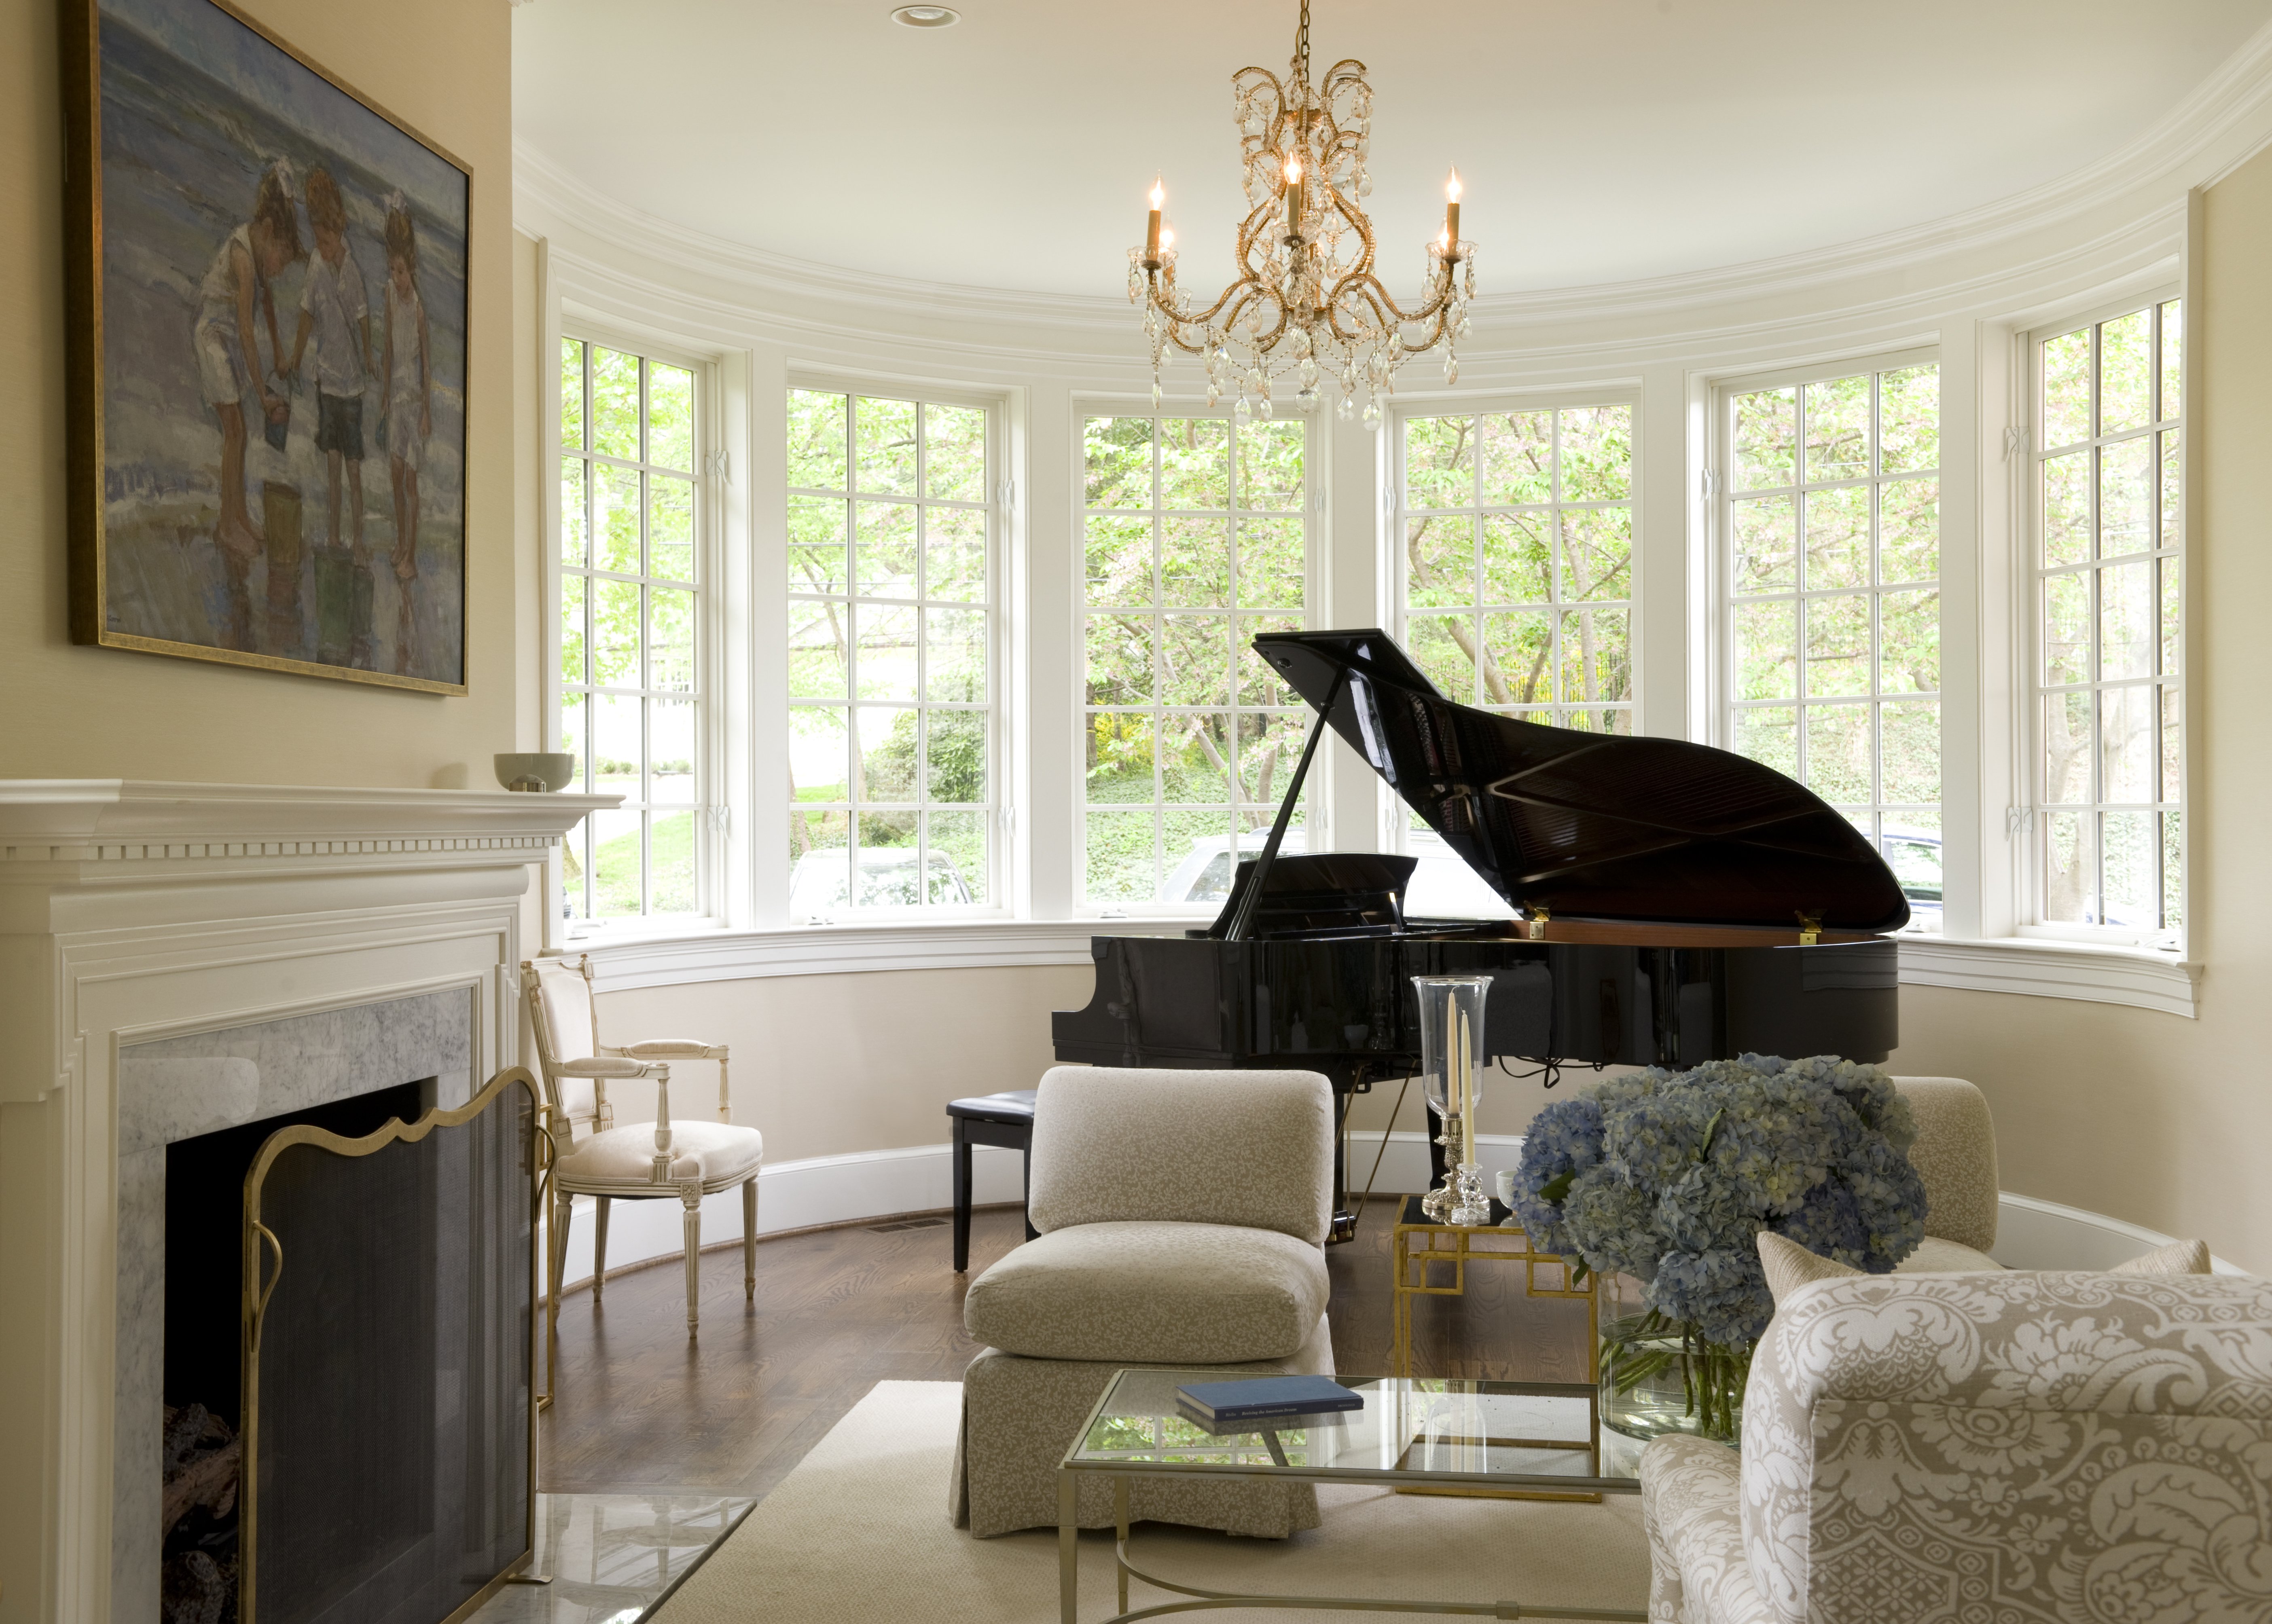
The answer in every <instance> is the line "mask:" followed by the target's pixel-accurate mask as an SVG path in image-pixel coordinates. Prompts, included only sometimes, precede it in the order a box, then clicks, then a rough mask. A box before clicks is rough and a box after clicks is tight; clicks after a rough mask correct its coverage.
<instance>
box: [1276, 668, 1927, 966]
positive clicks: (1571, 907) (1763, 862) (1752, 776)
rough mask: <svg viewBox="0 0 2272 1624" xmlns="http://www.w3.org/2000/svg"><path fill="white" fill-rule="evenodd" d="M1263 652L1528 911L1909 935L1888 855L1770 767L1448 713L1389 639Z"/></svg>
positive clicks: (1665, 745) (1676, 747)
mask: <svg viewBox="0 0 2272 1624" xmlns="http://www.w3.org/2000/svg"><path fill="white" fill-rule="evenodd" d="M1254 647H1255V650H1256V652H1259V654H1261V656H1262V657H1263V658H1264V659H1267V660H1268V661H1269V662H1270V663H1271V664H1272V665H1273V666H1274V667H1276V668H1277V669H1278V671H1279V672H1280V674H1282V675H1283V676H1284V678H1285V680H1286V681H1287V682H1288V683H1289V684H1290V685H1291V686H1292V688H1293V689H1294V690H1295V691H1296V692H1297V693H1298V694H1300V695H1301V696H1302V697H1303V698H1304V699H1306V700H1307V701H1309V703H1310V706H1311V708H1312V710H1316V709H1319V707H1321V706H1323V705H1325V704H1327V701H1328V700H1329V699H1330V700H1331V702H1332V706H1333V709H1332V714H1331V715H1330V716H1329V717H1328V718H1327V720H1328V721H1329V722H1330V723H1331V724H1332V726H1333V728H1334V732H1335V733H1337V734H1340V735H1341V736H1342V739H1343V740H1345V741H1347V742H1348V743H1349V747H1350V748H1351V749H1354V750H1356V753H1357V754H1358V755H1359V756H1363V757H1364V759H1365V760H1366V761H1367V762H1368V763H1370V764H1371V766H1372V769H1373V771H1376V772H1378V773H1379V774H1380V776H1381V777H1382V778H1386V779H1387V780H1388V782H1389V783H1390V784H1392V785H1393V786H1395V789H1396V793H1398V794H1400V795H1401V796H1402V797H1403V798H1404V801H1405V802H1406V804H1407V805H1409V806H1410V807H1411V808H1413V810H1415V811H1416V812H1418V813H1419V814H1420V816H1422V817H1424V818H1425V819H1427V821H1428V823H1429V824H1430V826H1431V827H1432V828H1433V829H1434V830H1435V831H1437V832H1438V833H1439V834H1440V835H1442V836H1443V838H1444V841H1445V844H1446V845H1447V846H1450V847H1451V848H1452V849H1453V850H1454V851H1455V852H1457V853H1459V854H1460V855H1461V857H1463V858H1465V859H1466V860H1467V861H1468V864H1469V867H1471V868H1474V869H1475V871H1476V873H1477V874H1479V875H1482V876H1483V877H1484V880H1485V881H1486V882H1488V883H1490V884H1491V887H1492V888H1493V889H1494V890H1497V891H1498V893H1499V895H1501V896H1502V897H1505V898H1506V899H1507V901H1508V902H1510V903H1512V904H1513V905H1515V906H1516V907H1518V908H1524V909H1528V908H1531V907H1534V906H1542V905H1543V906H1544V907H1546V908H1549V909H1551V911H1552V913H1554V914H1555V915H1556V916H1557V917H1563V916H1568V917H1572V918H1577V919H1602V920H1661V921H1666V922H1678V923H1693V924H1721V925H1779V926H1789V925H1791V924H1793V923H1795V922H1796V920H1797V916H1799V915H1802V914H1804V915H1809V916H1812V917H1813V918H1815V919H1817V920H1819V921H1820V924H1821V925H1822V926H1823V927H1825V928H1827V929H1838V930H1895V929H1898V928H1899V927H1901V926H1902V925H1904V924H1906V923H1908V922H1909V917H1910V906H1909V899H1908V898H1905V897H1904V896H1902V888H1901V885H1900V883H1898V882H1897V881H1895V878H1894V875H1893V871H1892V870H1891V869H1890V868H1887V867H1886V861H1885V859H1884V858H1883V857H1881V856H1880V854H1879V853H1878V851H1877V848H1876V847H1874V846H1872V845H1871V844H1870V842H1869V840H1868V839H1867V838H1865V837H1864V836H1863V834H1862V832H1861V831H1859V830H1857V829H1856V828H1855V827H1854V825H1853V824H1852V823H1849V822H1848V821H1847V820H1846V819H1845V818H1844V817H1842V816H1840V815H1839V814H1838V813H1837V812H1835V811H1834V810H1832V809H1831V808H1830V807H1829V806H1827V805H1826V804H1825V803H1824V802H1823V801H1821V800H1820V798H1818V797H1817V796H1816V795H1815V794H1814V793H1812V791H1810V790H1808V789H1807V788H1806V787H1805V786H1804V785H1801V784H1798V783H1796V782H1794V781H1793V780H1791V779H1790V778H1785V777H1784V776H1783V775H1782V773H1780V772H1777V771H1775V769H1773V768H1772V767H1763V766H1761V765H1760V764H1759V763H1757V762H1755V761H1752V760H1749V759H1747V758H1746V757H1745V756H1738V755H1734V754H1732V753H1731V752H1730V751H1727V750H1721V749H1713V748H1712V747H1711V746H1710V745H1707V744H1691V743H1688V742H1686V741H1684V740H1678V739H1645V738H1628V737H1625V736H1623V735H1618V734H1593V733H1581V732H1578V731H1576V730H1575V729H1573V728H1567V727H1549V726H1542V725H1540V724H1539V723H1536V722H1525V721H1517V720H1516V719H1513V718H1512V717H1506V716H1498V715H1495V714H1493V713H1492V712H1491V711H1479V710H1476V709H1475V708H1474V707H1472V706H1469V705H1463V704H1454V702H1453V701H1451V700H1449V699H1446V698H1445V697H1444V696H1443V694H1442V693H1441V692H1440V691H1439V690H1438V689H1437V687H1436V685H1435V684H1434V683H1433V682H1430V681H1429V680H1428V677H1427V675H1426V674H1425V673H1424V672H1423V671H1422V670H1421V669H1420V668H1419V667H1417V666H1416V665H1414V664H1413V663H1412V660H1411V658H1410V657H1409V655H1407V654H1406V653H1405V652H1404V651H1403V650H1402V649H1401V648H1399V647H1398V646H1397V645H1396V643H1395V642H1394V639H1392V638H1391V637H1389V636H1388V635H1387V634H1386V632H1382V631H1378V630H1368V631H1285V632H1266V633H1264V634H1263V635H1262V636H1260V637H1257V638H1255V640H1254ZM1344 678H1345V679H1346V680H1345V681H1344V680H1343V679H1344ZM1336 684H1339V685H1340V690H1341V691H1340V692H1339V693H1338V694H1336V693H1335V691H1334V690H1335V687H1336Z"/></svg>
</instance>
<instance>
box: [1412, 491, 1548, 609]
mask: <svg viewBox="0 0 2272 1624" xmlns="http://www.w3.org/2000/svg"><path fill="white" fill-rule="evenodd" d="M1404 534H1405V544H1404V570H1405V601H1406V602H1407V603H1409V604H1411V605H1413V606H1414V607H1419V608H1431V609H1432V608H1449V607H1454V606H1457V605H1460V604H1465V603H1472V602H1473V601H1474V600H1475V591H1476V577H1475V558H1476V521H1475V520H1474V519H1472V518H1468V517H1467V516H1466V515H1464V514H1462V515H1461V516H1459V517H1457V518H1449V517H1446V516H1444V515H1441V514H1438V515H1434V516H1431V517H1430V518H1409V519H1407V520H1405V521H1404ZM1538 596H1539V597H1541V598H1543V597H1545V596H1546V593H1545V592H1543V591H1541V592H1539V593H1538Z"/></svg>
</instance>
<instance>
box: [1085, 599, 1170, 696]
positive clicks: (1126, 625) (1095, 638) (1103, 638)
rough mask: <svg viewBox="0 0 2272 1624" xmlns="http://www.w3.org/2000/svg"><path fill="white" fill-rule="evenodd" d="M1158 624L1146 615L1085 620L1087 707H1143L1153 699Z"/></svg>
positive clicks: (1089, 618) (1096, 617) (1113, 616)
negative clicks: (1128, 705) (1086, 625)
mask: <svg viewBox="0 0 2272 1624" xmlns="http://www.w3.org/2000/svg"><path fill="white" fill-rule="evenodd" d="M1157 637H1158V622H1157V621H1155V619H1154V618H1153V617H1152V616H1150V615H1090V616H1089V617H1088V635H1087V672H1088V675H1087V703H1088V704H1115V705H1117V704H1147V703H1148V702H1149V701H1150V699H1151V697H1152V688H1153V682H1154V673H1155V667H1156V661H1157V654H1156V652H1155V640H1156V638H1157Z"/></svg>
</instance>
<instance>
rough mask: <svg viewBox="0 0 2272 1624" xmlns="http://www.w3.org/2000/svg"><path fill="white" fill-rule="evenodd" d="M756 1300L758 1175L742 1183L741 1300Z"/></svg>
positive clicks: (753, 1174) (752, 1175) (752, 1174)
mask: <svg viewBox="0 0 2272 1624" xmlns="http://www.w3.org/2000/svg"><path fill="white" fill-rule="evenodd" d="M742 1300H743V1301H744V1302H755V1301H757V1300H758V1175H757V1174H756V1173H751V1175H750V1176H749V1177H748V1178H747V1179H745V1180H744V1181H743V1182H742Z"/></svg>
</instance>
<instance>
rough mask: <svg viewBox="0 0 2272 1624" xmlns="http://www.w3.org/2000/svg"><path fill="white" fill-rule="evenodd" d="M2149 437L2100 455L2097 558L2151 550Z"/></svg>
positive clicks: (2124, 442)
mask: <svg viewBox="0 0 2272 1624" xmlns="http://www.w3.org/2000/svg"><path fill="white" fill-rule="evenodd" d="M2153 453H2154V442H2153V438H2152V436H2140V437H2139V438H2137V439H2135V440H2122V441H2118V442H2117V443H2114V444H2112V445H2110V446H2108V447H2107V448H2106V449H2105V450H2104V451H2101V452H2100V453H2099V465H2098V555H2099V556H2100V557H2101V558H2120V557H2122V556H2124V555H2126V554H2130V553H2143V552H2149V551H2150V550H2152V548H2153V547H2154V545H2155V543H2156V530H2155V525H2154V481H2155V469H2154V468H2153V466H2152V462H2151V458H2152V457H2153Z"/></svg>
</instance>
